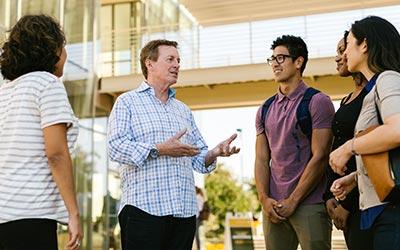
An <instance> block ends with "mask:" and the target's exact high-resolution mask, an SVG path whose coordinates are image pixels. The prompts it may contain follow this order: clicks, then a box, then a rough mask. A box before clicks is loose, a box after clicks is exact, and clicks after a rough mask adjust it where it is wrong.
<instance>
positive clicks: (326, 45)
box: [101, 5, 400, 76]
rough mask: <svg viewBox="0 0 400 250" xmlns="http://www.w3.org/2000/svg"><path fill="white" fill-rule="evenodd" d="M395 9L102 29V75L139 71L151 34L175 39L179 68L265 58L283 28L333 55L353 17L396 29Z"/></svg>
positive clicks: (319, 52)
mask: <svg viewBox="0 0 400 250" xmlns="http://www.w3.org/2000/svg"><path fill="white" fill-rule="evenodd" d="M398 13H400V5H397V6H389V7H381V8H373V9H364V10H353V11H342V12H336V13H325V14H317V15H308V16H298V17H289V18H281V19H274V20H262V21H249V22H245V23H236V24H229V25H220V26H211V27H201V26H193V27H179V25H178V24H177V25H168V26H156V27H144V28H140V29H128V30H113V31H111V32H109V33H102V35H101V41H102V63H103V76H112V75H125V74H131V73H139V72H140V63H139V54H140V49H141V48H142V47H143V45H144V44H145V43H146V42H147V41H149V40H152V39H170V40H176V41H178V43H179V47H180V56H181V69H196V68H208V67H222V66H230V65H240V64H255V63H263V62H265V58H267V57H268V56H269V55H270V54H271V51H270V46H271V44H272V42H273V40H275V39H276V38H277V37H278V36H281V35H283V34H292V35H296V36H301V37H302V38H303V39H304V40H305V41H306V43H307V45H308V50H309V57H310V58H318V57H327V56H334V55H335V54H336V44H337V42H338V40H339V39H340V38H341V37H342V36H343V33H344V30H346V29H349V28H350V26H351V23H353V22H354V21H355V20H358V19H361V18H362V17H365V16H368V15H380V16H383V17H385V18H386V19H388V20H389V21H390V22H392V23H393V24H394V25H395V26H396V27H397V28H398V29H400V16H399V15H398Z"/></svg>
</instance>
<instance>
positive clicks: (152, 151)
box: [149, 146, 160, 159]
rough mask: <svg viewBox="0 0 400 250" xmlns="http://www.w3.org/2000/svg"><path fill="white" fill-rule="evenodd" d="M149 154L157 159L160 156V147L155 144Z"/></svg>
mask: <svg viewBox="0 0 400 250" xmlns="http://www.w3.org/2000/svg"><path fill="white" fill-rule="evenodd" d="M149 155H150V157H151V158H153V159H156V158H157V157H158V156H160V152H158V149H157V148H156V146H153V147H152V148H151V149H150V153H149Z"/></svg>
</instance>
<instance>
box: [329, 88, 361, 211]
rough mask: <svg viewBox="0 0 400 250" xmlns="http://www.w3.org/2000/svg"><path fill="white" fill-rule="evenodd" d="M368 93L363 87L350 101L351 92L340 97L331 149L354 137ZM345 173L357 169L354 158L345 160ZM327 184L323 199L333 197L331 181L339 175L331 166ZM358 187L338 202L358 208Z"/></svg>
mask: <svg viewBox="0 0 400 250" xmlns="http://www.w3.org/2000/svg"><path fill="white" fill-rule="evenodd" d="M367 94H368V91H367V90H366V89H365V88H363V89H362V90H361V92H360V94H359V95H358V96H357V97H356V98H355V99H354V100H352V101H351V102H350V103H347V104H345V103H346V101H347V100H348V99H350V98H351V94H350V95H348V96H346V97H345V98H343V99H342V102H341V103H340V108H339V109H338V110H337V111H336V113H335V116H334V118H333V121H332V133H333V136H334V137H333V143H332V151H333V150H335V149H337V148H338V147H340V146H341V145H343V144H344V143H345V142H347V141H348V140H350V139H352V138H353V137H354V129H355V126H356V122H357V119H358V116H359V115H360V111H361V107H362V104H363V101H364V97H365V96H366V95H367ZM346 165H347V170H346V172H345V173H346V175H347V174H349V173H351V172H354V171H356V170H357V165H356V159H355V157H354V156H353V157H351V158H350V160H349V161H348V162H347V164H346ZM327 177H328V186H327V191H326V193H325V195H324V198H325V200H328V199H330V198H332V197H333V195H332V193H331V192H330V190H329V189H330V187H331V185H332V183H333V182H334V181H335V180H336V179H338V178H340V177H341V176H340V175H338V174H335V173H334V172H333V170H332V169H331V168H328V172H327ZM358 197H359V194H358V189H357V188H354V189H353V190H352V191H351V192H350V193H349V194H348V195H347V197H346V199H345V200H344V201H341V202H340V204H341V205H342V206H343V207H344V208H345V209H346V210H348V211H356V210H358V209H359V208H358Z"/></svg>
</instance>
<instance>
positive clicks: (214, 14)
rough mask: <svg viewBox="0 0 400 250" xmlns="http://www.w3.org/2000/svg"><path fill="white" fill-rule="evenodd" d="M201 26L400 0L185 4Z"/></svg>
mask: <svg viewBox="0 0 400 250" xmlns="http://www.w3.org/2000/svg"><path fill="white" fill-rule="evenodd" d="M180 3H182V4H183V5H184V6H185V7H186V9H188V10H189V12H190V13H191V14H192V15H193V16H194V17H195V18H196V19H197V21H198V22H199V23H200V25H203V26H211V25H220V24H228V23H238V22H246V21H254V20H264V19H274V18H283V17H291V16H304V15H311V14H319V13H326V12H336V11H345V10H354V9H363V8H373V7H383V6H387V5H395V4H399V0H324V1H321V0H280V1H276V0H218V1H216V0H181V1H180Z"/></svg>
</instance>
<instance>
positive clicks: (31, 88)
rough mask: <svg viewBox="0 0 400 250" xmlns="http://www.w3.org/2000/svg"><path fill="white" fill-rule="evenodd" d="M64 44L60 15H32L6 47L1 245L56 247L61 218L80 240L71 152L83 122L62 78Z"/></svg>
mask: <svg viewBox="0 0 400 250" xmlns="http://www.w3.org/2000/svg"><path fill="white" fill-rule="evenodd" d="M64 45H65V37H64V33H63V32H62V30H61V28H60V25H59V24H58V22H57V21H55V20H54V19H53V18H51V17H48V16H45V15H28V16H24V17H22V18H21V19H20V20H19V21H18V22H17V23H16V24H15V26H14V27H13V28H12V29H11V32H10V34H9V38H8V39H7V41H6V42H5V43H4V45H3V47H2V53H1V55H0V67H1V73H2V75H3V77H4V78H5V79H6V80H7V81H6V82H5V83H4V84H3V85H2V86H1V87H0V249H7V250H8V249H12V250H26V249H37V250H39V249H46V250H53V249H57V248H58V243H57V222H60V223H63V224H68V230H69V241H68V243H67V246H66V248H67V249H78V248H79V246H80V242H81V240H82V236H83V234H82V229H81V226H80V219H79V209H78V205H77V201H76V194H75V188H74V178H73V174H72V161H71V157H70V150H71V149H72V147H73V145H74V143H75V141H76V138H77V134H78V127H77V125H78V124H77V119H76V117H75V116H74V113H73V111H72V109H71V105H70V104H69V102H68V97H67V93H66V91H65V87H64V85H63V83H62V82H61V81H60V79H59V77H61V76H62V74H63V68H64V64H65V60H66V56H67V55H66V51H65V48H64Z"/></svg>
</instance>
